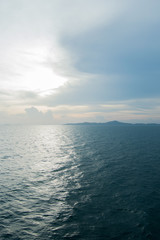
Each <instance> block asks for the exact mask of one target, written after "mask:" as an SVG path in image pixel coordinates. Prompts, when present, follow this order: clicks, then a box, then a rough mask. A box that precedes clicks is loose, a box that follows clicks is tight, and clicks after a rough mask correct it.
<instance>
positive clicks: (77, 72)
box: [0, 0, 160, 124]
mask: <svg viewBox="0 0 160 240" xmlns="http://www.w3.org/2000/svg"><path fill="white" fill-rule="evenodd" d="M159 8H160V3H159V1H158V0H156V1H150V0H146V1H144V0H141V1H138V0H134V1H133V0H131V1H127V0H121V1H118V0H112V1H111V0H107V1H106V0H100V1H97V0H85V1H84V0H77V1H74V0H68V1H64V0H47V1H45V2H44V1H42V0H34V1H31V0H28V1H27V2H26V1H25V0H15V1H10V0H5V1H4V0H2V1H1V3H0V22H1V25H0V26H1V27H0V33H1V36H2V37H1V39H0V50H1V56H0V112H1V114H0V116H1V121H0V122H1V123H19V122H21V123H25V124H26V123H29V124H59V123H65V122H79V121H108V120H113V119H117V120H124V121H125V120H127V121H129V122H135V121H138V122H140V121H142V122H150V121H152V122H160V119H159V118H160V117H159V116H160V109H159V102H160V92H159V89H160V81H159V77H160V71H159V64H160V33H159V27H160V16H159ZM53 116H54V117H53Z"/></svg>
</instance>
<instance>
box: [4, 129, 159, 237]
mask: <svg viewBox="0 0 160 240" xmlns="http://www.w3.org/2000/svg"><path fill="white" fill-rule="evenodd" d="M4 239H5V240H6V239H7V240H32V239H33V240H48V239H53V240H63V239H66V240H67V239H68V240H73V239H75V240H95V239H96V240H101V239H106V240H111V239H112V240H126V239H129V240H131V239H136V240H142V239H144V240H145V239H150V240H151V239H152V240H159V239H160V126H114V127H113V126H5V125H4V126H2V125H1V126H0V240H4Z"/></svg>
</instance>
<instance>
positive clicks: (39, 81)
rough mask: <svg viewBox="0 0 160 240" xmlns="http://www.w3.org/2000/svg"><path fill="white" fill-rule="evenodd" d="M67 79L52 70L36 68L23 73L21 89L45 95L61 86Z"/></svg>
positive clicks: (41, 67)
mask: <svg viewBox="0 0 160 240" xmlns="http://www.w3.org/2000/svg"><path fill="white" fill-rule="evenodd" d="M66 81H67V79H66V78H65V77H62V76H59V75H57V74H56V73H54V71H52V69H50V68H47V67H43V66H38V67H36V68H34V69H33V70H31V71H29V72H27V73H24V76H23V87H24V88H25V89H28V90H32V91H37V92H39V93H40V94H41V95H46V94H48V93H49V92H50V91H52V90H54V89H56V88H58V87H60V86H62V85H63V84H64V83H65V82H66Z"/></svg>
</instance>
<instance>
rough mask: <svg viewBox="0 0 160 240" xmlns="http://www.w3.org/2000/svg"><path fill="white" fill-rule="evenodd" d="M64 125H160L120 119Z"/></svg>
mask: <svg viewBox="0 0 160 240" xmlns="http://www.w3.org/2000/svg"><path fill="white" fill-rule="evenodd" d="M64 125H105V126H131V125H137V126H138V125H140V126H142V125H144V126H145V125H147V126H148V125H149V126H152V125H153V126H154V125H160V124H157V123H124V122H119V121H116V120H115V121H110V122H104V123H97V122H82V123H66V124H64Z"/></svg>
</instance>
